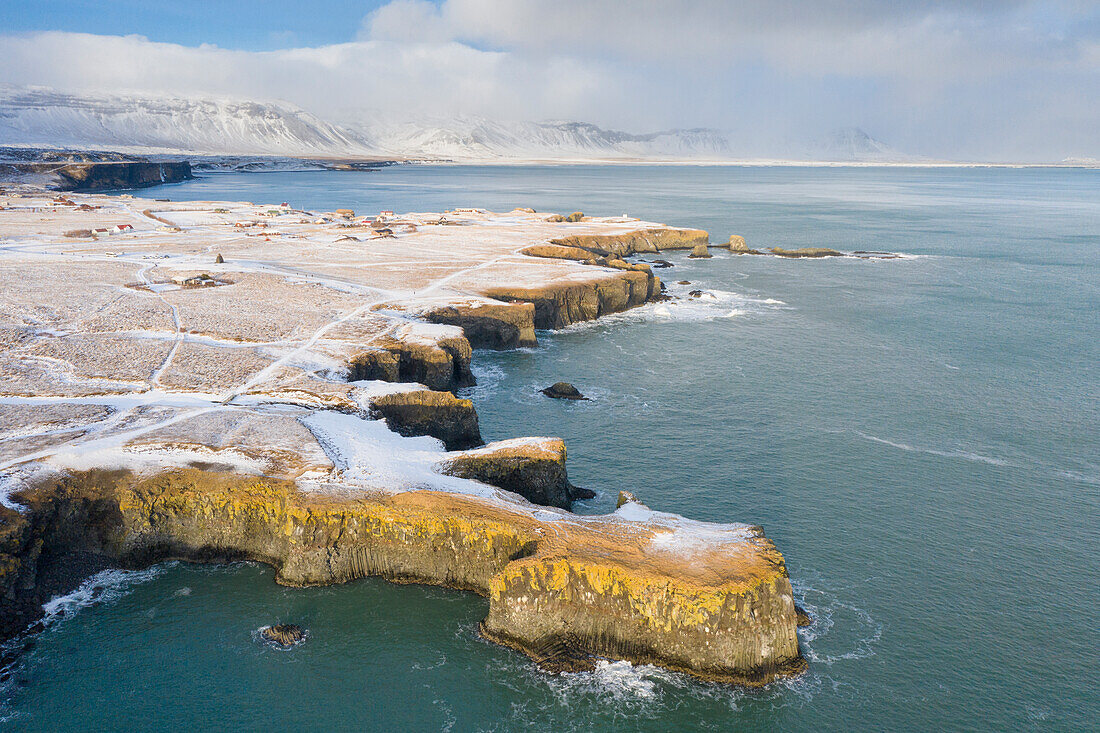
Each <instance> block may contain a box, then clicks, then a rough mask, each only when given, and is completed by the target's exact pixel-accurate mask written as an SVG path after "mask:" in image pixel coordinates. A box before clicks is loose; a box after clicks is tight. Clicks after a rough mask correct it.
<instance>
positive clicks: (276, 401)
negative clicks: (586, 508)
mask: <svg viewBox="0 0 1100 733" xmlns="http://www.w3.org/2000/svg"><path fill="white" fill-rule="evenodd" d="M707 243H708V236H707V233H706V232H703V231H700V230H689V229H676V228H672V227H668V226H665V225H663V224H659V223H653V222H644V221H639V220H636V219H632V218H629V217H619V218H590V217H585V216H583V215H582V214H579V213H576V214H572V215H568V216H560V215H548V214H544V213H536V212H534V211H532V210H530V209H517V210H514V211H511V212H507V213H491V212H487V211H482V210H478V209H461V210H456V211H450V212H444V213H410V214H404V215H400V216H397V215H393V214H391V213H389V212H386V213H385V214H384V215H380V216H377V217H370V218H365V217H363V216H359V215H357V214H356V212H354V211H351V210H347V209H336V210H334V211H330V212H319V211H304V210H300V209H296V208H294V207H293V206H290V205H288V204H283V205H272V206H257V205H254V204H251V203H244V202H200V203H195V202H189V203H173V202H155V201H151V200H142V199H138V198H131V197H128V196H102V195H82V194H73V195H71V196H65V195H57V194H56V193H53V192H46V191H42V190H30V189H26V190H22V191H18V192H8V193H0V293H2V295H0V374H2V375H3V379H2V381H0V480H2V481H3V489H4V490H3V497H4V506H3V507H0V619H2V623H0V634H2V635H3V636H11V635H15V634H18V633H21V632H22V631H24V630H26V629H28V628H33V626H34V624H35V622H36V620H37V619H38V618H39V617H40V616H41V604H42V602H43V601H45V600H47V599H48V598H49V597H50V596H51V595H52V594H55V593H59V592H64V591H66V590H67V589H69V588H71V587H72V586H73V585H74V584H75V583H76V582H79V580H80V579H81V578H83V577H85V576H87V575H88V574H90V573H93V572H96V571H97V570H99V569H102V568H104V567H110V566H121V567H140V566H144V565H148V564H150V563H155V562H159V561H162V560H165V559H169V558H178V559H184V560H189V561H229V560H242V559H247V560H255V561H259V562H264V563H268V564H270V565H272V566H273V567H274V568H275V569H276V571H277V574H276V578H277V580H278V582H280V583H283V584H286V585H292V586H305V585H315V584H330V583H340V582H345V581H349V580H352V579H356V578H361V577H365V576H371V575H377V576H382V577H385V578H388V579H390V580H393V581H395V582H415V583H429V584H436V585H442V586H448V587H453V588H460V589H465V590H470V591H473V592H476V593H480V594H483V595H486V596H487V597H488V599H489V612H488V616H487V618H486V619H485V620H484V622H483V623H482V625H481V633H482V634H483V635H484V636H485V637H486V638H488V639H490V640H493V641H496V642H499V643H501V644H505V645H508V646H510V647H513V648H515V649H518V650H520V651H522V652H525V653H527V654H529V655H531V656H532V657H534V658H536V659H537V660H538V661H540V662H541V663H542V664H543V665H545V666H547V667H549V668H551V669H559V670H571V669H584V668H587V667H589V666H590V665H591V663H592V658H593V657H606V658H611V659H626V660H630V661H634V662H640V663H652V664H657V665H661V666H664V667H667V668H670V669H674V670H679V671H683V672H686V673H689V674H692V675H695V676H698V677H701V678H705V679H711V680H717V681H727V682H736V683H743V684H762V683H766V682H768V681H770V680H772V679H775V678H777V677H781V676H787V675H790V674H794V673H797V672H799V671H800V670H801V669H803V668H804V666H805V662H804V660H803V659H802V657H801V655H800V653H799V644H798V638H797V635H796V633H795V630H796V625H797V624H798V612H797V609H796V607H795V603H794V598H793V594H792V590H791V584H790V581H789V578H788V575H787V570H786V567H785V565H784V561H783V557H782V555H781V554H780V552H779V551H778V550H777V549H776V547H775V546H774V545H773V544H772V543H771V542H770V541H769V540H768V539H766V538H765V536H764V534H763V532H762V530H761V529H760V528H759V527H755V526H750V525H744V524H711V523H704V522H698V521H693V520H690V519H686V518H683V517H679V516H676V515H672V514H667V513H663V512H660V511H655V510H652V509H650V508H649V507H647V506H645V505H644V504H642V503H640V502H639V501H637V500H635V499H634V498H633V497H632V496H629V495H626V494H624V495H622V496H621V497H620V502H619V503H620V506H619V508H618V509H617V510H616V511H614V512H613V513H611V514H606V515H580V514H574V513H572V512H571V511H569V507H570V506H571V503H572V502H573V501H575V500H576V499H578V498H581V497H583V496H586V493H585V492H584V491H583V490H582V489H578V488H577V487H575V486H573V485H572V484H571V483H570V481H569V478H568V475H567V472H566V465H565V459H566V448H565V445H564V443H563V442H562V441H561V440H559V439H557V438H552V437H531V438H517V439H513V440H506V441H501V442H496V443H490V444H488V445H483V444H482V439H481V435H480V431H479V428H478V422H477V414H476V411H475V410H474V406H473V404H472V403H471V402H470V401H469V400H466V399H462V398H460V397H456V396H455V395H454V391H455V390H456V389H459V388H461V387H463V386H465V385H469V384H471V383H472V382H473V379H474V377H473V374H472V372H471V369H470V362H471V359H472V358H473V349H474V348H479V347H488V348H496V349H508V348H516V347H519V346H528V345H533V344H534V343H536V331H537V330H538V329H545V328H561V327H563V326H566V325H569V324H570V323H575V322H578V321H583V320H590V319H593V318H598V317H600V316H601V315H604V314H607V313H613V312H617V311H622V310H625V309H628V308H632V307H635V306H638V305H641V304H644V303H646V302H647V301H650V300H653V299H657V298H661V297H663V296H662V286H661V283H660V280H659V279H658V278H657V277H656V276H655V275H654V274H653V272H652V270H651V269H650V267H649V266H648V265H647V264H644V263H639V262H636V261H633V262H632V261H630V260H631V259H637V258H632V257H631V256H632V255H637V254H639V253H657V252H660V251H663V250H667V249H686V250H694V249H696V248H698V247H700V246H703V247H705V246H706V245H707Z"/></svg>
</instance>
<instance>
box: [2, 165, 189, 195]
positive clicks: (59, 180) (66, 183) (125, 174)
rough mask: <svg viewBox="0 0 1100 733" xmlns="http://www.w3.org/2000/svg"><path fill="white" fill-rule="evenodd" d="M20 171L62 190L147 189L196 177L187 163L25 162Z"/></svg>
mask: <svg viewBox="0 0 1100 733" xmlns="http://www.w3.org/2000/svg"><path fill="white" fill-rule="evenodd" d="M18 168H19V170H20V171H21V172H25V173H36V174H43V175H46V176H48V177H50V178H52V179H53V185H52V188H55V189H57V190H60V191H107V190H115V189H126V188H145V187H146V186H159V185H160V184H162V183H175V182H177V181H186V180H189V179H191V178H194V176H193V175H192V174H191V163H190V162H188V161H186V160H181V161H172V162H151V161H96V162H74V163H63V164H59V163H24V164H19V166H18Z"/></svg>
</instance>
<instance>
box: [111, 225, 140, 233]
mask: <svg viewBox="0 0 1100 733" xmlns="http://www.w3.org/2000/svg"><path fill="white" fill-rule="evenodd" d="M132 231H134V225H133V224H115V225H114V226H113V227H111V232H112V233H114V234H122V233H123V232H132Z"/></svg>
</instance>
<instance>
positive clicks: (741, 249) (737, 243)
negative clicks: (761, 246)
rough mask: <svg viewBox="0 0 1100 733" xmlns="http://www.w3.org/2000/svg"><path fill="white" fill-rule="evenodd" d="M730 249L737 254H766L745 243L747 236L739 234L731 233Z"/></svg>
mask: <svg viewBox="0 0 1100 733" xmlns="http://www.w3.org/2000/svg"><path fill="white" fill-rule="evenodd" d="M729 251H730V252H733V253H734V254H737V255H762V254H764V253H763V252H761V251H760V250H758V249H751V248H750V247H749V245H748V244H746V243H745V238H744V237H742V236H741V235H739V234H731V235H730V241H729Z"/></svg>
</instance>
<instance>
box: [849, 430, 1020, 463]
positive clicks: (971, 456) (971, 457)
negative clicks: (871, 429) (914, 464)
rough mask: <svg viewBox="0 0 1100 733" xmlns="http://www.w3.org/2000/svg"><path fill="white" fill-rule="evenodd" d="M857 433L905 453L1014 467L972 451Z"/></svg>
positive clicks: (1001, 460) (999, 459)
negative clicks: (901, 441) (924, 445)
mask: <svg viewBox="0 0 1100 733" xmlns="http://www.w3.org/2000/svg"><path fill="white" fill-rule="evenodd" d="M855 432H856V434H857V435H859V437H861V438H863V439H864V440H870V441H871V442H873V443H881V444H883V445H888V446H890V447H891V448H897V449H898V450H903V451H906V452H909V453H926V454H928V455H932V456H940V457H942V458H961V459H963V460H965V461H974V462H975V463H986V464H989V465H991V466H1011V465H1013V464H1012V463H1010V462H1009V461H1006V460H1005V459H1003V458H996V457H994V456H986V455H982V454H981V453H974V452H972V451H966V450H954V451H945V450H938V449H935V448H920V447H917V446H913V445H909V444H908V443H899V442H896V441H893V440H887V439H886V438H879V437H876V436H874V435H868V434H867V433H863V432H860V431H858V430H857V431H855Z"/></svg>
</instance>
